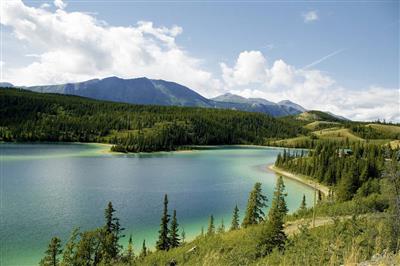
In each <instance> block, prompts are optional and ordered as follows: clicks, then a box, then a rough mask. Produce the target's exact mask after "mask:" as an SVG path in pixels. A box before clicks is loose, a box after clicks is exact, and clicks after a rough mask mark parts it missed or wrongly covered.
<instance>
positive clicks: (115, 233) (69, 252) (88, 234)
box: [39, 177, 288, 266]
mask: <svg viewBox="0 0 400 266" xmlns="http://www.w3.org/2000/svg"><path fill="white" fill-rule="evenodd" d="M285 197H286V193H285V185H284V183H283V179H282V177H280V178H279V179H278V180H277V184H276V187H275V190H274V194H273V198H272V201H271V207H270V210H269V212H268V214H264V209H265V208H266V207H267V204H266V203H267V201H268V199H267V197H266V196H265V195H263V193H262V188H261V183H256V184H255V185H254V188H253V189H252V191H251V192H250V194H249V198H248V202H247V208H246V210H245V215H244V218H243V221H242V223H241V224H240V218H239V216H240V215H239V208H238V207H237V205H236V206H235V208H234V210H233V215H232V221H231V225H230V228H229V230H230V231H234V230H238V229H240V228H247V227H250V226H255V225H261V226H262V231H261V232H262V233H261V234H259V235H258V236H257V239H256V242H257V243H256V244H257V250H258V255H257V256H259V257H263V256H265V255H267V254H269V253H270V252H272V250H273V249H275V248H277V249H280V250H283V249H284V248H285V243H286V240H287V236H286V234H285V232H284V231H283V228H284V217H285V215H286V214H287V212H288V209H287V206H286V201H285ZM163 203H164V204H163V206H164V207H163V212H162V216H161V223H160V230H159V231H158V233H159V234H158V240H157V242H156V247H155V248H156V251H155V252H162V251H168V250H171V249H174V248H177V247H179V246H181V245H183V244H184V243H185V233H184V230H182V231H181V233H180V232H179V231H180V230H179V223H178V220H177V212H176V210H173V214H172V220H171V215H170V214H169V212H168V196H167V195H165V196H164V202H163ZM115 212H116V211H115V209H114V207H113V205H112V203H111V202H109V203H108V205H107V207H106V209H105V212H104V218H105V222H104V225H103V226H101V227H98V228H96V229H94V230H90V231H85V232H79V229H75V230H73V232H72V233H71V236H70V238H69V239H68V241H67V242H66V243H65V245H64V246H62V243H61V239H60V238H58V237H53V238H52V239H51V240H50V243H49V245H48V247H47V250H46V251H45V256H44V257H43V258H42V259H41V261H40V263H39V264H40V265H41V266H59V265H63V266H70V265H71V266H72V265H74V266H75V265H77V266H94V265H112V264H117V263H122V264H124V265H140V264H141V262H143V260H144V259H145V258H146V256H148V255H149V254H150V253H152V251H150V250H149V249H148V248H147V247H146V242H145V240H144V241H143V245H142V248H141V251H140V252H139V253H138V254H137V255H136V254H135V252H134V248H133V243H132V235H130V236H129V241H128V245H127V247H126V249H123V247H122V245H121V244H120V240H121V238H123V237H125V235H123V231H124V230H125V229H124V228H122V227H121V225H120V222H119V219H118V218H117V217H116V215H115ZM224 232H225V226H224V223H223V220H222V223H221V226H219V227H218V229H217V230H216V229H215V224H214V216H213V215H211V216H210V218H209V223H208V228H207V233H206V234H204V230H203V229H202V232H201V234H200V236H198V237H213V236H214V235H216V234H220V233H224ZM153 252H154V251H153ZM171 265H175V264H174V262H171Z"/></svg>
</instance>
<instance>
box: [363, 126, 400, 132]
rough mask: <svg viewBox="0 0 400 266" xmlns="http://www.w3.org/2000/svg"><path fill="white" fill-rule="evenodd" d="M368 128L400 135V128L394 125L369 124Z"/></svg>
mask: <svg viewBox="0 0 400 266" xmlns="http://www.w3.org/2000/svg"><path fill="white" fill-rule="evenodd" d="M366 127H371V128H373V129H376V130H380V131H382V132H384V133H390V134H400V127H399V126H393V125H382V124H368V125H366Z"/></svg>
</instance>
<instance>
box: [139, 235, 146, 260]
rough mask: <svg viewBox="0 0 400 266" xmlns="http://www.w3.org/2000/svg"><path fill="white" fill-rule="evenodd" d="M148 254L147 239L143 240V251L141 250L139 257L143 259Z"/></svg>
mask: <svg viewBox="0 0 400 266" xmlns="http://www.w3.org/2000/svg"><path fill="white" fill-rule="evenodd" d="M146 256H147V247H146V239H144V240H143V244H142V251H141V252H140V255H139V257H140V258H141V259H143V258H144V257H146Z"/></svg>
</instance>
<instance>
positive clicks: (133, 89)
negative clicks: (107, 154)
mask: <svg viewBox="0 0 400 266" xmlns="http://www.w3.org/2000/svg"><path fill="white" fill-rule="evenodd" d="M0 85H1V84H0ZM4 85H7V86H10V85H12V84H4ZM24 88H25V89H28V90H31V91H36V92H43V93H60V94H69V95H77V96H83V97H88V98H93V99H97V100H107V101H113V102H124V103H132V104H152V105H176V106H195V107H208V108H224V109H234V110H241V111H248V112H260V113H265V114H269V115H271V116H275V117H278V116H285V115H295V114H299V113H302V112H304V111H306V109H305V108H303V107H302V106H300V105H298V104H296V103H293V102H291V101H288V100H286V101H281V102H278V103H274V102H270V101H267V100H265V99H262V98H244V97H241V96H239V95H234V94H231V93H226V94H223V95H220V96H218V97H215V98H212V99H207V98H205V97H203V96H201V95H200V94H198V93H197V92H195V91H193V90H191V89H189V88H188V87H185V86H183V85H180V84H178V83H175V82H169V81H164V80H155V79H148V78H145V77H143V78H134V79H122V78H118V77H108V78H104V79H93V80H88V81H84V82H77V83H67V84H61V85H48V86H31V87H24Z"/></svg>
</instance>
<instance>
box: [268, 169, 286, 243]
mask: <svg viewBox="0 0 400 266" xmlns="http://www.w3.org/2000/svg"><path fill="white" fill-rule="evenodd" d="M286 195H287V194H286V193H285V184H284V183H283V179H282V177H281V176H280V177H279V178H278V181H277V183H276V187H275V191H274V197H273V199H272V203H271V209H270V210H269V213H268V223H269V225H270V226H271V228H272V230H273V234H272V241H273V244H274V246H276V247H278V248H279V249H283V248H284V245H285V241H286V238H287V237H286V234H285V232H284V231H283V225H284V217H285V215H286V214H287V212H288V208H287V206H286V201H285V197H286Z"/></svg>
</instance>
